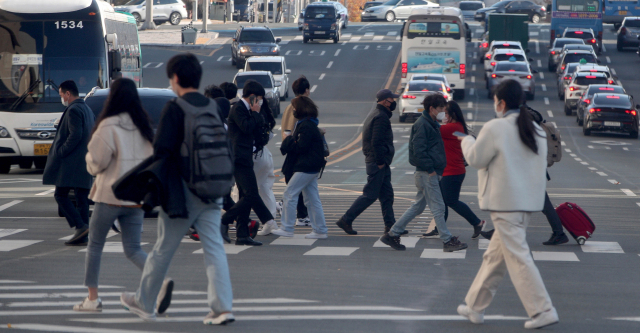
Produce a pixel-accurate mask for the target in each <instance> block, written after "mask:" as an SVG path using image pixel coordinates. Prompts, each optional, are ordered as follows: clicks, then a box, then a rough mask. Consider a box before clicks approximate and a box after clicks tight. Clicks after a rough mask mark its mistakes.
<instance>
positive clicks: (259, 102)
mask: <svg viewBox="0 0 640 333" xmlns="http://www.w3.org/2000/svg"><path fill="white" fill-rule="evenodd" d="M263 103H264V99H261V100H259V101H258V105H260V107H262V104H263Z"/></svg>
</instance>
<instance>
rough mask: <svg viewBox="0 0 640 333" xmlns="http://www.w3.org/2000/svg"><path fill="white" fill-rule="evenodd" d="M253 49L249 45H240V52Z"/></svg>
mask: <svg viewBox="0 0 640 333" xmlns="http://www.w3.org/2000/svg"><path fill="white" fill-rule="evenodd" d="M249 51H251V49H250V48H249V47H248V46H240V53H246V52H249Z"/></svg>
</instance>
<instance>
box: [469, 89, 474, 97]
mask: <svg viewBox="0 0 640 333" xmlns="http://www.w3.org/2000/svg"><path fill="white" fill-rule="evenodd" d="M473 92H474V89H473V88H471V89H469V95H471V96H473Z"/></svg>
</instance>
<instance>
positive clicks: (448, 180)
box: [440, 173, 480, 226]
mask: <svg viewBox="0 0 640 333" xmlns="http://www.w3.org/2000/svg"><path fill="white" fill-rule="evenodd" d="M464 176H465V174H464V173H463V174H461V175H454V176H444V177H442V179H441V180H440V190H441V191H442V199H443V200H444V205H445V208H444V220H445V221H446V220H447V218H448V217H449V207H451V209H453V210H454V211H455V212H456V213H458V214H460V216H462V217H463V218H464V219H465V220H467V222H469V224H471V225H472V226H477V225H478V224H480V219H479V218H478V217H477V216H476V214H474V213H473V211H472V210H471V208H469V206H467V204H466V203H464V202H462V201H460V189H461V188H462V182H463V181H464Z"/></svg>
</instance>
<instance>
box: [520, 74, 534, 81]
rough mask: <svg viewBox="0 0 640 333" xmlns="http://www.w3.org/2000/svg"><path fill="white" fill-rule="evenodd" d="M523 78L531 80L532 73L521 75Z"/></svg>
mask: <svg viewBox="0 0 640 333" xmlns="http://www.w3.org/2000/svg"><path fill="white" fill-rule="evenodd" d="M520 78H521V79H529V80H531V78H532V76H531V75H526V76H521V77H520Z"/></svg>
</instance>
